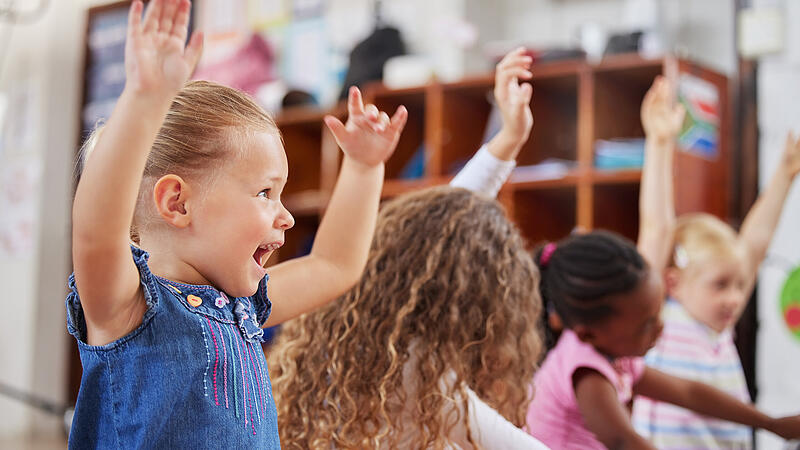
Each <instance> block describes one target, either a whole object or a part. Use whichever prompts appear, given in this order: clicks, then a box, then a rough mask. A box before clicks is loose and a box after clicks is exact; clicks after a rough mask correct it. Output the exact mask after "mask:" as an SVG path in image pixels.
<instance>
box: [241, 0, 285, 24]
mask: <svg viewBox="0 0 800 450" xmlns="http://www.w3.org/2000/svg"><path fill="white" fill-rule="evenodd" d="M247 18H248V21H249V23H250V26H251V27H253V28H254V29H256V30H263V29H267V28H272V27H276V26H282V25H285V24H286V23H287V22H288V21H289V19H290V15H289V5H288V4H287V0H250V1H249V2H248V3H247Z"/></svg>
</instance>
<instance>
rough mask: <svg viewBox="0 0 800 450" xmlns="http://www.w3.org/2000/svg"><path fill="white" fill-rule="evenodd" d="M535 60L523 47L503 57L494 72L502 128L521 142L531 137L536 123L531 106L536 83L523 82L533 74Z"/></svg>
mask: <svg viewBox="0 0 800 450" xmlns="http://www.w3.org/2000/svg"><path fill="white" fill-rule="evenodd" d="M532 62H533V59H532V58H531V57H530V56H528V55H526V54H525V49H524V48H523V47H520V48H518V49H516V50H513V51H511V52H509V53H508V54H507V55H506V56H504V57H503V59H502V60H500V62H499V63H498V64H497V67H496V70H495V75H494V98H495V99H496V100H497V106H498V107H499V108H500V113H501V114H502V116H503V129H502V132H503V133H506V134H507V135H508V138H509V139H510V140H513V141H515V142H519V143H520V144H521V143H524V142H525V141H527V140H528V137H529V136H530V132H531V127H533V113H532V112H531V108H530V103H531V96H532V95H533V87H532V86H531V84H530V83H520V82H519V80H529V79H531V77H532V76H533V75H532V74H531V72H530V67H531V63H532Z"/></svg>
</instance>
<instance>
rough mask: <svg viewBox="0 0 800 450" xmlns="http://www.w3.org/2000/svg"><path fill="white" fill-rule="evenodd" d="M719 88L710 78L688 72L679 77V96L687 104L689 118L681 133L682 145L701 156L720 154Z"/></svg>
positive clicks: (687, 117) (713, 157)
mask: <svg viewBox="0 0 800 450" xmlns="http://www.w3.org/2000/svg"><path fill="white" fill-rule="evenodd" d="M719 97H720V96H719V89H717V87H716V86H715V85H713V84H711V83H709V82H708V81H706V80H703V79H702V78H699V77H696V76H694V75H691V74H688V73H684V74H681V75H680V77H679V79H678V99H679V101H680V102H681V103H682V104H683V106H684V108H686V118H685V119H684V123H683V128H682V129H681V133H680V136H679V137H678V147H679V148H680V149H681V150H683V151H685V152H687V153H691V154H693V155H696V156H700V157H701V158H705V159H709V160H715V159H717V157H719V139H720V133H719V127H720V102H719Z"/></svg>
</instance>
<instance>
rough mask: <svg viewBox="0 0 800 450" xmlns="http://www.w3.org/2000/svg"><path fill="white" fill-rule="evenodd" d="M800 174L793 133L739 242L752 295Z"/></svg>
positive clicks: (798, 143) (799, 153)
mask: <svg viewBox="0 0 800 450" xmlns="http://www.w3.org/2000/svg"><path fill="white" fill-rule="evenodd" d="M798 172H800V138H798V139H794V136H792V133H787V135H786V145H785V147H784V150H783V157H782V159H781V161H780V163H779V165H778V168H777V169H776V170H775V173H774V174H773V175H772V178H770V181H769V185H768V186H767V188H766V189H765V190H764V192H762V193H761V195H759V196H758V199H757V200H756V202H755V204H754V205H753V207H752V208H750V212H748V213H747V217H745V219H744V223H743V224H742V229H741V231H740V233H739V240H740V242H742V243H743V244H744V246H745V248H746V249H747V257H748V260H749V261H748V263H749V270H748V272H747V281H746V282H747V286H746V288H745V292H746V293H748V295H749V293H750V291H751V290H752V288H753V284H754V283H755V279H756V274H757V272H758V266H759V265H760V264H761V261H763V260H764V257H765V256H766V254H767V249H768V248H769V243H770V241H771V240H772V236H773V235H774V234H775V228H776V227H777V226H778V220H779V219H780V217H781V211H782V210H783V205H784V203H785V202H786V196H787V195H789V188H791V186H792V182H793V181H794V179H795V177H797V174H798Z"/></svg>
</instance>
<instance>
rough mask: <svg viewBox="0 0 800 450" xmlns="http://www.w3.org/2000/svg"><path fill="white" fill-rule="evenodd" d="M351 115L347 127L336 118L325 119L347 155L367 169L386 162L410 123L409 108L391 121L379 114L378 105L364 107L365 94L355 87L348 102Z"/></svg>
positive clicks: (397, 113)
mask: <svg viewBox="0 0 800 450" xmlns="http://www.w3.org/2000/svg"><path fill="white" fill-rule="evenodd" d="M347 112H348V118H347V124H342V122H341V121H340V120H339V119H337V118H336V117H333V116H326V117H325V124H326V125H327V126H328V128H329V129H330V130H331V133H333V137H334V138H336V143H338V144H339V147H341V148H342V151H344V154H345V155H346V156H348V157H349V158H351V159H353V161H355V162H358V163H361V164H363V165H365V166H367V167H374V166H376V165H378V164H381V163H383V162H384V161H386V160H387V159H388V158H389V156H390V155H391V154H392V152H394V149H395V148H396V147H397V141H398V140H399V139H400V132H402V131H403V127H404V126H405V124H406V119H408V111H407V110H406V108H405V107H404V106H400V107H398V108H397V111H395V113H394V115H393V116H392V118H391V119H389V115H388V114H386V113H385V112H383V111H378V108H377V107H376V106H375V105H373V104H369V105H367V106H364V101H363V100H362V98H361V91H359V90H358V88H357V87H355V86H353V87H351V88H350V95H349V96H348V98H347Z"/></svg>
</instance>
